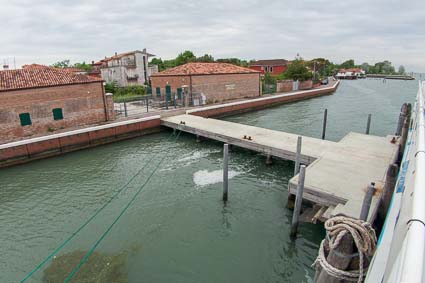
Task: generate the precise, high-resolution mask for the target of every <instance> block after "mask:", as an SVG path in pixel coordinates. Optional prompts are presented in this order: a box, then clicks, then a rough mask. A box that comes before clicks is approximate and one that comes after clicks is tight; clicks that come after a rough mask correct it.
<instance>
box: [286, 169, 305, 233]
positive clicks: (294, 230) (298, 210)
mask: <svg viewBox="0 0 425 283" xmlns="http://www.w3.org/2000/svg"><path fill="white" fill-rule="evenodd" d="M304 180H305V165H301V167H300V174H299V175H298V186H297V195H296V198H295V208H294V213H293V214H292V224H291V234H290V236H291V237H295V236H296V235H297V231H298V224H299V218H300V213H301V206H302V201H303V192H304Z"/></svg>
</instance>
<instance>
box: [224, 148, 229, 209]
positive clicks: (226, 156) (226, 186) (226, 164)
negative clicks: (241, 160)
mask: <svg viewBox="0 0 425 283" xmlns="http://www.w3.org/2000/svg"><path fill="white" fill-rule="evenodd" d="M228 191H229V145H228V144H227V143H225V144H224V146H223V201H227V197H228Z"/></svg>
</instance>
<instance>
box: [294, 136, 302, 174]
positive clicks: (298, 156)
mask: <svg viewBox="0 0 425 283" xmlns="http://www.w3.org/2000/svg"><path fill="white" fill-rule="evenodd" d="M301 145H302V137H301V136H298V139H297V152H296V154H295V168H294V176H295V175H297V174H298V172H300V163H301Z"/></svg>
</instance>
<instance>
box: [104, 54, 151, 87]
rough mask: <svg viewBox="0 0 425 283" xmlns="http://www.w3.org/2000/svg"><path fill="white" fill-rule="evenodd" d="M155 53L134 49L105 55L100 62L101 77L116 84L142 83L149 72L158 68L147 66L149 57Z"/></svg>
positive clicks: (145, 80) (146, 78) (122, 85)
mask: <svg viewBox="0 0 425 283" xmlns="http://www.w3.org/2000/svg"><path fill="white" fill-rule="evenodd" d="M153 56H155V55H152V54H149V53H147V52H146V49H143V51H140V50H136V51H132V52H127V53H122V54H117V53H115V55H114V56H112V57H109V58H108V57H107V58H105V59H103V60H101V61H100V62H102V65H101V67H100V72H101V77H102V79H103V80H105V82H107V83H112V82H115V83H116V84H117V85H118V86H120V87H124V86H129V85H144V84H145V83H146V82H147V81H148V80H149V77H150V75H151V74H153V73H155V71H156V72H157V71H158V70H157V69H155V68H152V67H148V59H149V57H153Z"/></svg>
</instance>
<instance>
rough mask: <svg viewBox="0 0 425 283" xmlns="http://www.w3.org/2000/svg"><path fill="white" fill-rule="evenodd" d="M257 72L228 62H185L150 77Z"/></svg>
mask: <svg viewBox="0 0 425 283" xmlns="http://www.w3.org/2000/svg"><path fill="white" fill-rule="evenodd" d="M249 73H259V72H258V71H254V70H251V69H248V68H244V67H239V66H236V65H233V64H228V63H195V62H194V63H187V64H184V65H180V66H177V67H174V68H171V69H168V70H165V71H162V72H160V73H156V74H152V75H151V77H161V76H185V75H217V74H249Z"/></svg>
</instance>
